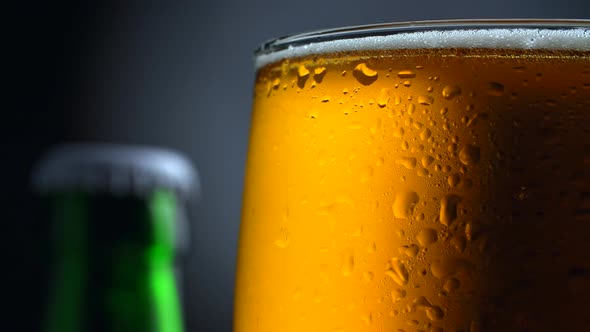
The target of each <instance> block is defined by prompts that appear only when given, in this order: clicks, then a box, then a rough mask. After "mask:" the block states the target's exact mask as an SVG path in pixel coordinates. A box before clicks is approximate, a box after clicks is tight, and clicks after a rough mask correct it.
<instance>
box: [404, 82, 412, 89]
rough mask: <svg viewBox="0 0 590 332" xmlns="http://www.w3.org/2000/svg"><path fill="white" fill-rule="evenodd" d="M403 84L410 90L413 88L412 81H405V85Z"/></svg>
mask: <svg viewBox="0 0 590 332" xmlns="http://www.w3.org/2000/svg"><path fill="white" fill-rule="evenodd" d="M403 84H404V86H405V87H406V88H409V87H411V86H412V82H410V81H404V83H403Z"/></svg>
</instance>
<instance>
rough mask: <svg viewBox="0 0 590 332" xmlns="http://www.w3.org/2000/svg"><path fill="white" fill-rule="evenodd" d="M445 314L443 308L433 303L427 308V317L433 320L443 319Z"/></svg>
mask: <svg viewBox="0 0 590 332" xmlns="http://www.w3.org/2000/svg"><path fill="white" fill-rule="evenodd" d="M444 316H445V313H444V312H443V311H442V309H441V308H440V307H439V306H435V305H433V306H430V307H428V308H426V317H428V319H430V320H432V321H437V320H441V319H443V317H444Z"/></svg>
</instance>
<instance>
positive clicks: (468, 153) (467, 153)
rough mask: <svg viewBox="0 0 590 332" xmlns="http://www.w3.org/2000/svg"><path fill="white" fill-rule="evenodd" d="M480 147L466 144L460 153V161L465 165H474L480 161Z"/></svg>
mask: <svg viewBox="0 0 590 332" xmlns="http://www.w3.org/2000/svg"><path fill="white" fill-rule="evenodd" d="M479 158H480V153H479V147H477V146H475V145H471V144H465V145H464V146H463V148H462V149H461V151H459V160H460V161H461V163H463V164H465V165H472V164H475V163H477V162H478V161H479Z"/></svg>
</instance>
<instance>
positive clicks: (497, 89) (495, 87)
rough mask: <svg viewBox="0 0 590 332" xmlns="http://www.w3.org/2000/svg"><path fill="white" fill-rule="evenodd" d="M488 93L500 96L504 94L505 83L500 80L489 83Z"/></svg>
mask: <svg viewBox="0 0 590 332" xmlns="http://www.w3.org/2000/svg"><path fill="white" fill-rule="evenodd" d="M487 93H488V95H490V96H495V97H500V96H502V95H503V94H504V85H503V84H500V83H498V82H490V83H488V88H487Z"/></svg>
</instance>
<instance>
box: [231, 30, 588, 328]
mask: <svg viewBox="0 0 590 332" xmlns="http://www.w3.org/2000/svg"><path fill="white" fill-rule="evenodd" d="M256 69H257V76H256V81H255V85H254V103H253V116H252V127H251V136H250V146H249V154H248V161H247V172H246V184H245V192H244V203H243V211H242V223H241V233H240V240H239V259H238V272H237V288H236V297H235V322H234V331H235V332H254V331H260V332H271V331H272V332H276V331H281V332H291V331H293V332H295V331H297V332H301V331H305V332H315V331H322V332H361V331H397V332H399V331H406V332H409V331H452V332H458V331H463V332H467V331H470V332H475V331H590V309H589V306H588V301H590V21H587V20H575V21H568V20H566V21H563V20H560V21H558V20H530V21H522V20H520V21H511V20H506V21H444V22H439V21H433V22H415V23H403V24H385V25H376V26H362V27H354V28H344V29H335V30H329V31H320V32H314V33H308V34H302V35H296V36H291V37H287V38H281V39H276V40H273V41H270V42H268V43H265V44H263V45H262V46H261V47H260V48H259V49H258V51H257V52H256Z"/></svg>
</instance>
